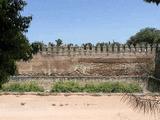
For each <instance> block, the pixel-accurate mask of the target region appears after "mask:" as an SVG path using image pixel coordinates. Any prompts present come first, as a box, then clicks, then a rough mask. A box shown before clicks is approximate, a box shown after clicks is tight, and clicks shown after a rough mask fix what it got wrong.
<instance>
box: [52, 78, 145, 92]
mask: <svg viewBox="0 0 160 120" xmlns="http://www.w3.org/2000/svg"><path fill="white" fill-rule="evenodd" d="M51 92H58V93H60V92H64V93H69V92H87V93H126V92H127V93H136V92H142V88H141V87H140V86H139V85H138V84H136V83H125V82H104V83H86V84H80V83H79V82H73V81H69V82H56V83H54V84H53V86H52V89H51Z"/></svg>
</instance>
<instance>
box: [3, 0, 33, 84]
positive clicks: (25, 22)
mask: <svg viewBox="0 0 160 120" xmlns="http://www.w3.org/2000/svg"><path fill="white" fill-rule="evenodd" d="M25 5H26V2H25V1H24V0H0V85H1V84H3V83H4V82H6V81H7V78H8V77H9V76H10V75H14V74H15V73H16V61H18V60H25V61H26V60H28V59H30V58H32V49H31V46H30V44H29V41H28V40H27V38H26V36H25V34H24V33H25V32H27V29H28V27H29V25H30V22H31V20H32V17H31V16H28V17H26V16H22V15H21V11H22V10H23V9H24V6H25Z"/></svg>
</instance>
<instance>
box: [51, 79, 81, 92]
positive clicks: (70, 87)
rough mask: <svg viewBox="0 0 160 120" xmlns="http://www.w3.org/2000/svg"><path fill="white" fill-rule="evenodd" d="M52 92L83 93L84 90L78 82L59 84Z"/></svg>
mask: <svg viewBox="0 0 160 120" xmlns="http://www.w3.org/2000/svg"><path fill="white" fill-rule="evenodd" d="M51 92H82V88H81V86H80V85H79V84H78V83H77V82H72V81H71V82H57V83H55V84H54V85H53V86H52V89H51Z"/></svg>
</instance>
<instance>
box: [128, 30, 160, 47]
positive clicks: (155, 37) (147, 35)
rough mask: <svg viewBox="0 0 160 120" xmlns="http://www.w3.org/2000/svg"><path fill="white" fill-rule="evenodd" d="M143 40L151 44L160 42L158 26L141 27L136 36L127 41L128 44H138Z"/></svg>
mask: <svg viewBox="0 0 160 120" xmlns="http://www.w3.org/2000/svg"><path fill="white" fill-rule="evenodd" d="M141 42H145V43H149V44H156V43H160V30H158V29H156V28H144V29H141V30H140V31H139V32H138V33H136V34H135V35H134V36H131V37H130V39H129V40H128V41H127V44H133V45H136V44H137V43H141Z"/></svg>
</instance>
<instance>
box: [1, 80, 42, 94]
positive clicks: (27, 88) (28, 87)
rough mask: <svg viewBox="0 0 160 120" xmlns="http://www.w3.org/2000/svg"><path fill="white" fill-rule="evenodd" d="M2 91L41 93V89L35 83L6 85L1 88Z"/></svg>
mask: <svg viewBox="0 0 160 120" xmlns="http://www.w3.org/2000/svg"><path fill="white" fill-rule="evenodd" d="M2 91H5V92H43V91H44V89H43V87H41V86H39V85H38V84H37V83H36V82H28V83H8V84H4V85H3V86H2Z"/></svg>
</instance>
